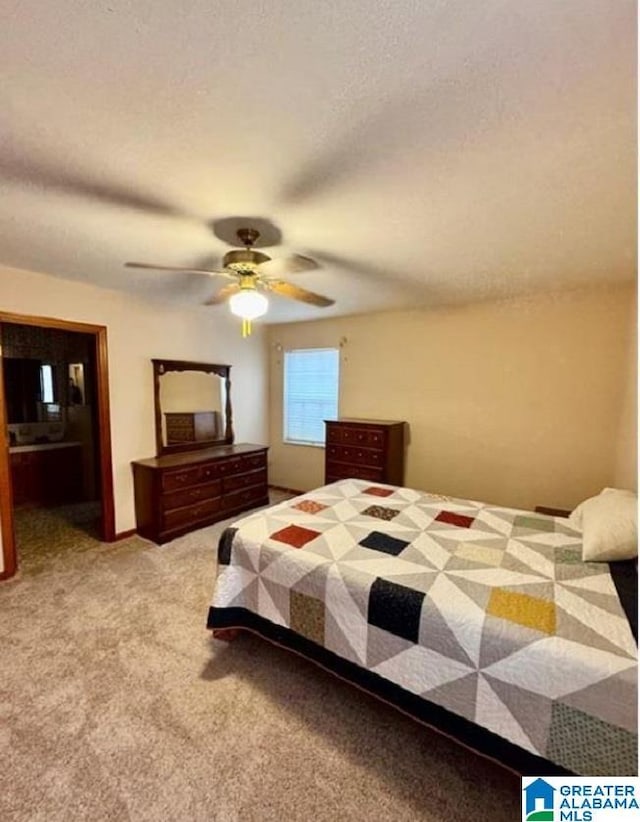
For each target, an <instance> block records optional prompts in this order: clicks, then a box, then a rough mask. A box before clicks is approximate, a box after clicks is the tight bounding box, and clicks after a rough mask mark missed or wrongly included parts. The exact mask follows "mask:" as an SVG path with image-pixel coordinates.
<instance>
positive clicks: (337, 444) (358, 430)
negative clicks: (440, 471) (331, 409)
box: [324, 419, 406, 485]
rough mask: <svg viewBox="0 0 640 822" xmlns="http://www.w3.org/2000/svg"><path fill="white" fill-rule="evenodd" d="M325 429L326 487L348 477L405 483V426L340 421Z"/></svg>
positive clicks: (331, 423)
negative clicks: (327, 484)
mask: <svg viewBox="0 0 640 822" xmlns="http://www.w3.org/2000/svg"><path fill="white" fill-rule="evenodd" d="M325 426H326V437H325V463H324V465H325V482H326V483H329V482H336V480H340V479H347V478H349V477H353V478H354V479H365V480H372V481H374V482H376V481H377V482H385V483H388V484H389V485H402V484H403V483H404V455H405V430H406V423H405V422H399V421H396V420H364V419H362V420H361V419H340V420H327V421H325Z"/></svg>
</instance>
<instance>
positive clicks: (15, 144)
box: [0, 0, 637, 321]
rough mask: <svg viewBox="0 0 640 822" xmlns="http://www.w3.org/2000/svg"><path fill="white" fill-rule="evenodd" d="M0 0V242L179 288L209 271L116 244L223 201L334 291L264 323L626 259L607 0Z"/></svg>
mask: <svg viewBox="0 0 640 822" xmlns="http://www.w3.org/2000/svg"><path fill="white" fill-rule="evenodd" d="M0 9H1V11H0V16H1V19H0V73H1V76H2V82H1V84H0V88H1V91H0V95H1V99H2V115H1V116H0V140H1V146H0V186H1V191H0V263H4V264H7V265H10V266H13V267H18V268H26V269H31V270H35V271H42V272H46V273H49V274H53V275H56V276H60V277H65V278H69V279H78V280H83V281H87V282H93V283H96V284H99V285H103V286H107V287H111V288H122V289H129V290H131V291H134V292H136V293H138V294H145V295H157V296H158V297H160V298H170V299H173V300H175V301H179V302H182V303H184V304H187V305H198V304H199V303H200V302H201V301H202V300H203V299H205V298H206V297H208V296H210V295H211V294H212V293H213V291H215V290H216V288H217V287H219V286H221V285H224V284H225V282H226V281H225V280H220V279H215V280H212V279H209V278H207V277H206V276H199V275H195V274H193V275H192V274H171V273H166V272H165V273H163V272H144V271H133V270H130V269H126V268H123V263H124V261H126V260H142V261H149V262H157V263H162V264H165V265H181V266H187V265H189V266H190V265H198V266H203V265H205V266H206V267H209V266H210V265H216V264H218V263H219V261H220V258H221V256H222V255H223V254H224V252H225V251H226V250H228V248H229V246H227V245H225V244H224V243H223V242H222V241H221V240H220V239H218V238H217V237H216V236H215V235H214V233H213V231H212V228H211V225H212V223H213V222H215V221H219V220H222V219H224V218H226V217H230V216H234V215H249V216H255V217H260V218H262V219H263V220H269V221H271V222H272V223H273V224H274V225H275V226H276V227H277V228H278V229H279V231H280V232H281V240H280V243H279V245H278V246H276V247H273V248H271V249H270V250H269V253H270V254H271V255H272V256H277V255H280V254H285V253H290V252H292V251H298V252H302V253H305V254H310V255H312V256H313V255H316V254H317V255H318V257H319V259H320V260H321V262H322V267H321V268H320V269H319V270H317V271H314V272H310V273H306V274H296V275H292V277H291V279H294V281H295V282H296V283H297V284H299V285H302V286H303V287H306V288H311V289H313V290H315V291H319V292H321V293H323V294H327V295H329V296H331V297H333V298H334V299H335V300H336V305H335V306H334V307H333V308H329V309H317V308H310V307H308V306H303V305H299V304H297V303H290V302H287V301H286V300H284V299H283V298H274V299H273V300H272V307H271V310H270V313H269V318H270V319H271V320H277V321H283V320H290V319H305V318H316V317H320V316H329V315H332V314H347V313H354V312H359V311H368V310H375V309H380V308H401V307H406V306H415V305H418V304H423V305H435V304H441V303H452V302H461V301H470V300H476V299H485V298H487V297H494V296H495V297H497V296H504V295H512V294H519V293H529V292H532V291H535V290H543V289H544V290H546V289H556V288H559V287H579V286H582V285H586V284H590V283H605V282H615V281H619V280H625V279H627V280H630V279H633V278H634V277H635V265H636V239H635V234H636V225H637V224H636V181H637V175H636V76H637V75H636V32H637V28H636V17H635V13H636V9H635V2H632V0H483V1H482V2H478V0H457V1H456V0H324V2H317V1H316V0H266V2H260V0H252V1H251V2H248V0H225V1H224V2H220V0H218V2H212V0H190V2H187V3H185V4H182V5H180V4H178V3H176V2H174V0H100V2H97V1H96V2H86V0H75V2H74V1H73V0H56V2H50V3H44V2H42V0H3V2H2V4H1V6H0ZM203 310H205V309H203ZM206 310H210V311H223V310H226V309H225V308H221V307H215V308H208V309H206Z"/></svg>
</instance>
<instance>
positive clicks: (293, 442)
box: [282, 346, 341, 448]
mask: <svg viewBox="0 0 640 822" xmlns="http://www.w3.org/2000/svg"><path fill="white" fill-rule="evenodd" d="M325 351H326V352H332V353H333V354H334V355H335V358H336V386H335V390H336V405H335V418H336V419H338V417H339V414H340V366H341V362H340V349H339V348H338V347H337V346H336V347H334V346H316V347H311V346H309V347H306V348H291V349H288V350H286V351H284V352H283V359H282V443H283V445H296V446H302V447H310V448H324V447H325V444H326V443H325V437H324V435H323V437H322V441H315V440H298V439H288V438H287V434H288V431H287V427H288V410H289V404H288V401H287V358H288V357H289V356H290V355H292V354H299V353H304V352H314V353H318V352H325ZM331 417H332V415H331V414H328V415H323V420H325V419H331Z"/></svg>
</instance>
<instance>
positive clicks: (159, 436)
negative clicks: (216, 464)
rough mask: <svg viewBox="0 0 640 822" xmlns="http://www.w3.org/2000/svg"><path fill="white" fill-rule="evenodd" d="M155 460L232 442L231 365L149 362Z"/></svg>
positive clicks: (174, 361) (183, 361) (169, 361)
mask: <svg viewBox="0 0 640 822" xmlns="http://www.w3.org/2000/svg"><path fill="white" fill-rule="evenodd" d="M152 363H153V382H154V401H155V418H156V446H157V453H158V456H160V455H161V454H173V453H177V452H180V451H193V450H196V449H198V448H209V447H211V446H212V445H230V444H231V443H232V442H233V420H232V412H231V381H230V378H229V372H230V371H231V366H230V365H219V364H217V363H200V362H189V361H185V360H152Z"/></svg>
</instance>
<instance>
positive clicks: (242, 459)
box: [132, 443, 269, 544]
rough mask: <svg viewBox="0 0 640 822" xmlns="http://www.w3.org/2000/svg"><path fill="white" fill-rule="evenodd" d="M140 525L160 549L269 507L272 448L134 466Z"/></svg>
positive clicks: (203, 453) (232, 448)
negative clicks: (269, 451) (249, 511)
mask: <svg viewBox="0 0 640 822" xmlns="http://www.w3.org/2000/svg"><path fill="white" fill-rule="evenodd" d="M132 466H133V483H134V492H135V505H136V525H137V530H138V533H139V534H140V536H143V537H146V538H147V539H150V540H152V541H153V542H157V543H159V544H161V543H163V542H168V541H169V540H171V539H175V537H179V536H181V535H182V534H186V533H188V532H189V531H193V530H194V529H195V528H203V527H204V526H205V525H211V524H212V523H214V522H217V521H218V520H221V519H226V518H227V517H230V516H233V515H234V514H239V513H241V512H242V511H246V510H247V509H249V508H256V507H258V506H259V505H267V504H268V502H269V495H268V487H267V448H266V447H265V446H261V445H250V444H248V443H246V444H239V445H222V446H217V447H214V448H205V449H202V450H200V451H192V452H186V453H181V454H168V455H166V456H162V457H154V458H151V459H145V460H137V461H136V462H134V463H132Z"/></svg>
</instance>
